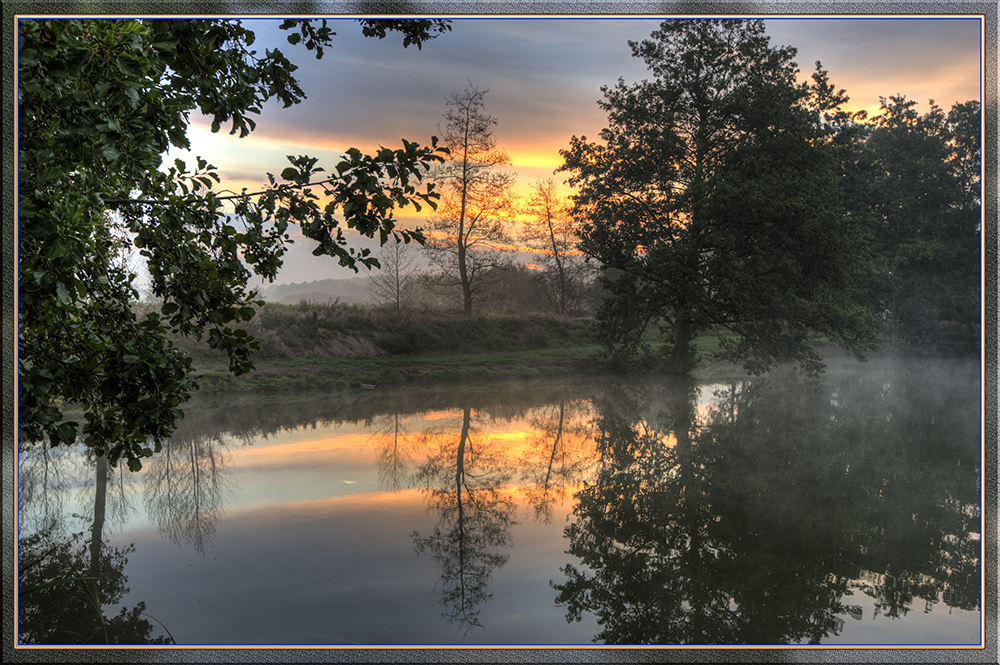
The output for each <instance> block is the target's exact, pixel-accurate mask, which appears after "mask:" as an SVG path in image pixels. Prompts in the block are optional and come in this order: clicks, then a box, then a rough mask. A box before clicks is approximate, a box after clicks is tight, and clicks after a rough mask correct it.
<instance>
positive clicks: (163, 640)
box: [17, 448, 172, 644]
mask: <svg viewBox="0 0 1000 665" xmlns="http://www.w3.org/2000/svg"><path fill="white" fill-rule="evenodd" d="M79 457H80V456H78V455H73V454H72V453H69V452H64V453H61V454H56V455H53V454H51V452H50V451H46V450H45V449H41V448H35V449H32V450H31V451H26V453H25V455H24V456H23V457H22V460H21V464H20V465H19V471H20V472H21V476H20V480H21V483H20V484H19V496H18V500H19V504H20V505H22V506H24V507H25V510H24V511H23V512H22V513H21V514H20V524H19V526H21V527H22V528H21V529H20V534H21V535H19V539H18V560H19V567H18V608H17V610H18V642H19V643H21V644H167V643H170V642H172V640H171V639H168V638H167V637H165V636H162V635H160V636H157V637H154V636H153V631H154V626H153V624H152V623H151V622H150V621H149V620H148V619H146V618H144V616H145V610H146V604H145V603H144V602H141V601H140V602H139V603H138V604H137V605H135V606H134V607H132V608H128V607H122V608H121V609H120V611H119V612H118V613H117V614H114V608H115V607H116V606H117V605H118V604H119V603H120V602H121V600H122V598H123V596H124V595H125V594H126V593H127V592H128V590H129V589H128V585H127V583H128V578H127V577H126V575H125V565H126V564H127V563H128V556H129V555H130V554H132V553H133V552H134V551H135V546H134V544H131V545H128V546H125V547H109V546H107V545H106V539H107V537H108V535H109V534H108V531H109V530H110V529H109V528H106V527H113V526H115V525H118V526H120V525H121V524H122V523H123V522H124V520H125V518H126V517H127V514H128V513H129V512H130V508H131V506H130V504H129V500H128V495H127V493H126V491H125V482H124V477H123V476H122V475H121V471H120V470H119V471H118V472H117V473H116V472H115V471H114V470H112V469H109V468H108V463H107V459H106V458H104V457H99V458H97V459H96V460H94V459H89V460H87V462H88V463H86V464H80V460H79ZM73 458H77V459H75V460H74V461H75V462H76V464H73V465H68V464H66V462H67V461H69V460H73ZM87 471H90V473H92V474H93V488H94V489H93V491H88V492H87V493H86V495H87V500H85V501H84V503H88V500H89V502H90V503H91V504H92V512H91V513H90V515H79V514H75V515H73V517H74V518H78V519H82V520H87V519H88V518H89V517H90V516H91V515H92V517H93V519H92V520H91V521H90V528H89V532H90V533H89V535H90V540H89V543H88V542H86V541H85V540H84V536H85V535H86V531H79V532H76V533H67V531H68V529H69V528H70V527H69V524H68V520H67V515H66V514H65V512H63V511H59V510H56V509H54V507H55V506H61V504H62V500H63V495H64V494H65V493H66V492H65V491H61V490H66V489H67V488H69V487H72V486H73V485H76V484H77V483H79V482H80V481H81V480H82V479H81V477H80V476H81V475H82V473H86V472H87ZM116 480H117V481H118V482H117V483H116V482H115V481H116ZM88 486H89V483H88ZM109 487H110V488H111V490H112V491H111V492H109ZM115 489H117V490H118V491H117V492H116V491H114V490H115ZM109 509H110V510H109ZM109 512H110V513H111V515H110V522H111V524H110V525H108V522H109V515H108V513H109ZM25 527H27V528H25ZM32 527H33V528H32ZM106 608H107V609H110V610H111V611H112V614H111V616H106V615H105V609H106Z"/></svg>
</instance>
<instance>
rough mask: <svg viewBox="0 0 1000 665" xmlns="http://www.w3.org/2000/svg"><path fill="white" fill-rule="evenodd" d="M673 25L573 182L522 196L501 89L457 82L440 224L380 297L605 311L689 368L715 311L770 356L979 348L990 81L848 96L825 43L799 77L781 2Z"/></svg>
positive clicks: (610, 102) (572, 161)
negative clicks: (954, 98) (962, 96)
mask: <svg viewBox="0 0 1000 665" xmlns="http://www.w3.org/2000/svg"><path fill="white" fill-rule="evenodd" d="M651 37H652V39H651V40H647V41H644V42H641V43H632V48H633V52H634V55H635V56H636V57H641V58H643V59H645V60H646V62H647V64H648V65H649V68H650V70H651V71H652V72H653V74H654V75H655V78H654V79H652V80H645V81H642V82H640V83H635V84H626V83H625V82H624V81H620V82H619V83H618V85H617V86H615V87H614V88H609V87H605V88H603V89H602V90H603V92H604V96H605V99H604V100H603V101H601V102H600V105H601V107H602V108H603V109H605V110H606V111H607V112H608V119H609V126H608V127H607V128H606V129H604V130H603V131H602V132H601V136H600V139H601V140H600V141H599V142H590V141H587V139H586V137H579V138H578V137H575V136H574V137H572V139H571V140H570V147H569V148H568V149H565V150H563V151H561V153H562V156H563V158H564V165H563V166H562V167H560V169H559V171H562V172H565V173H566V174H568V179H567V182H568V184H569V185H570V186H571V187H573V190H574V191H573V194H572V195H571V196H568V197H567V196H566V195H564V194H561V193H560V192H559V191H558V189H557V187H556V184H555V181H554V180H552V179H549V180H547V181H537V182H535V183H534V184H533V185H532V187H531V195H530V196H529V197H528V198H527V199H526V200H523V199H519V198H518V197H517V196H515V195H514V193H513V191H512V186H513V184H514V178H515V175H514V173H513V172H511V171H510V170H509V167H510V166H511V160H510V158H509V157H508V156H507V154H506V153H505V152H504V151H503V150H502V149H501V148H499V147H498V146H497V142H496V139H495V137H494V135H493V127H494V126H495V125H496V124H497V119H496V118H495V117H493V116H492V115H490V114H488V113H487V112H486V110H485V101H484V100H485V96H486V93H487V92H488V91H487V90H481V89H478V88H476V87H475V86H474V85H472V84H471V82H470V84H469V87H468V88H466V89H465V91H464V92H462V93H456V94H455V95H453V96H452V98H451V100H450V101H449V102H448V105H447V111H446V112H445V114H444V118H445V121H446V124H445V126H444V128H443V137H442V144H443V145H444V146H446V147H447V148H448V149H449V151H450V154H449V155H447V156H446V158H445V159H444V161H443V163H442V164H440V165H438V166H435V167H434V168H433V169H432V170H431V172H430V173H429V175H428V178H429V179H430V180H431V181H432V182H433V183H434V185H435V188H436V191H437V192H440V194H441V198H440V201H439V202H438V205H437V207H436V209H435V210H434V212H433V214H431V215H430V216H429V217H428V219H427V225H426V226H427V239H426V243H425V244H424V245H423V247H422V248H419V249H418V246H414V245H413V244H410V245H407V244H401V243H391V242H390V243H389V244H388V245H385V246H384V247H383V248H382V250H381V252H380V254H379V255H378V260H379V263H380V265H381V270H380V271H376V272H375V273H373V275H372V278H371V295H372V298H373V300H374V301H375V302H376V303H378V304H381V305H385V306H389V307H392V308H394V309H396V310H397V311H399V310H402V309H404V308H405V307H407V306H417V307H421V308H430V309H456V308H457V309H462V310H463V311H464V312H465V314H466V315H467V316H469V315H471V314H472V313H473V312H475V311H484V310H521V311H549V312H555V313H560V314H566V313H577V314H582V313H588V312H594V313H596V318H597V321H598V327H597V329H598V332H599V334H600V336H601V338H602V339H603V341H604V345H605V347H606V348H607V351H608V354H609V356H611V357H612V358H616V359H618V360H620V361H623V362H631V361H633V360H635V359H636V358H640V359H642V362H645V361H646V360H648V359H650V358H653V356H657V357H658V360H659V361H662V363H663V365H664V368H665V369H667V370H668V371H673V372H677V373H681V374H683V373H687V372H690V371H691V370H692V369H693V368H694V367H695V366H696V365H697V363H698V358H697V353H696V352H695V347H694V340H695V339H696V338H697V337H698V336H699V335H701V334H705V333H707V332H715V333H719V334H720V335H722V336H723V337H724V338H725V339H726V340H727V341H726V343H725V344H724V348H723V356H724V357H725V358H726V359H728V360H730V361H733V362H737V363H742V364H744V365H745V366H746V367H747V369H748V370H750V371H751V372H754V373H756V372H760V371H765V370H767V369H768V368H770V367H773V366H774V365H775V364H777V363H779V362H783V361H786V360H794V361H797V362H798V363H799V364H800V366H801V367H803V368H804V369H805V370H806V371H809V372H814V371H820V370H821V368H822V361H821V359H820V358H819V356H818V354H817V353H816V351H815V348H814V346H815V345H814V344H813V343H812V342H814V341H815V340H816V339H817V338H819V337H824V338H827V339H830V340H832V341H834V342H835V343H837V344H838V345H840V346H841V347H842V348H844V349H846V350H848V351H849V352H851V353H853V354H854V355H856V356H857V357H859V358H864V357H865V356H866V355H867V354H869V353H871V352H873V351H876V350H878V349H880V348H883V347H885V346H886V345H888V346H890V347H891V348H892V349H894V350H896V351H900V352H904V353H913V354H923V355H968V354H975V353H977V352H978V350H979V348H980V333H981V330H980V285H981V275H980V239H981V231H982V229H981V224H980V209H981V201H980V194H979V192H980V105H979V102H977V101H967V102H964V103H956V104H954V105H953V106H952V108H951V109H950V110H948V111H946V110H944V109H942V108H941V107H939V106H937V105H936V104H934V102H933V101H931V103H930V110H929V111H927V112H926V113H924V114H920V113H918V112H917V111H916V108H915V106H916V102H915V101H912V100H908V99H906V97H905V96H902V95H899V96H892V97H889V98H882V99H881V102H882V106H881V109H880V112H879V113H878V114H876V115H874V116H873V117H868V116H867V114H866V113H865V112H850V111H846V110H844V108H843V107H844V105H845V104H846V103H847V102H848V101H849V97H848V96H847V93H846V92H845V91H844V90H837V89H836V88H835V87H834V86H833V84H832V83H831V82H830V81H829V78H828V75H827V72H826V71H825V70H823V69H822V66H821V65H820V63H819V62H817V63H816V70H815V72H814V74H813V76H812V80H811V81H810V82H807V83H796V82H795V81H796V78H797V74H798V70H797V68H796V67H797V65H796V63H795V62H793V61H792V58H793V57H794V55H795V52H796V51H795V49H794V48H791V47H774V46H771V45H770V44H769V43H768V38H767V37H766V36H765V35H764V24H763V22H762V21H759V20H754V21H742V20H706V21H687V20H677V21H665V22H664V23H663V24H661V26H660V29H659V30H657V31H656V32H654V33H653V34H652V35H651ZM514 220H517V221H514ZM518 248H527V249H529V250H530V251H531V252H532V254H531V257H532V258H531V261H532V263H530V264H524V263H521V262H520V261H518V260H517V258H516V256H517V249H518ZM418 252H420V253H422V254H423V256H418ZM428 263H429V264H430V265H431V266H432V267H431V269H430V270H429V271H428V270H426V269H425V268H422V267H420V266H425V265H426V264H428ZM651 341H659V342H660V344H655V345H651V344H650V342H651Z"/></svg>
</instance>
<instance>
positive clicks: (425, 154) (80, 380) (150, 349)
mask: <svg viewBox="0 0 1000 665" xmlns="http://www.w3.org/2000/svg"><path fill="white" fill-rule="evenodd" d="M362 25H363V27H364V29H365V30H366V33H372V34H374V35H375V36H382V35H383V34H384V33H385V31H386V30H390V31H402V32H403V34H404V35H405V37H404V43H413V44H416V45H417V46H418V47H419V45H420V44H421V43H422V42H423V41H424V40H426V39H430V38H432V37H433V36H434V35H435V34H436V33H438V32H440V31H442V30H444V29H447V28H448V25H447V22H441V21H430V22H428V21H416V22H407V21H395V20H394V21H390V22H388V23H385V24H383V23H380V22H379V21H378V20H375V19H368V20H364V21H362ZM281 27H282V28H283V29H296V30H297V31H295V30H293V32H292V34H291V35H290V36H289V37H288V41H289V42H291V43H292V44H296V43H299V42H302V43H304V44H305V46H306V48H307V49H309V50H315V52H316V56H317V57H321V56H322V53H323V48H324V47H325V46H328V45H329V43H330V41H331V38H332V36H333V33H332V32H331V31H330V30H329V28H327V27H326V22H325V21H323V22H322V23H320V24H317V23H313V22H310V21H306V20H287V21H285V22H283V23H282V26H281ZM253 40H254V34H253V32H252V31H250V30H248V29H247V28H245V27H244V26H243V25H242V24H241V22H240V21H237V20H187V19H163V20H161V19H157V20H132V19H122V20H118V19H115V20H108V19H72V20H62V19H60V20H43V19H26V20H20V21H18V54H19V58H18V127H19V133H18V167H19V170H18V221H19V235H18V256H19V259H18V279H19V293H18V296H19V310H18V349H19V357H18V408H19V411H18V437H19V440H20V441H22V442H34V441H42V440H48V441H49V442H51V443H52V444H53V445H55V444H58V443H66V444H69V443H72V442H73V441H75V440H76V439H77V434H78V431H77V430H78V426H77V423H74V422H65V423H64V422H61V421H62V419H63V415H62V405H63V404H66V403H74V404H77V405H79V406H80V407H81V408H82V410H83V412H84V417H85V419H86V423H85V424H84V425H83V427H82V440H83V442H84V443H85V444H86V445H88V446H90V447H91V448H93V449H94V451H95V452H96V453H97V454H98V455H106V456H107V457H108V460H109V462H110V463H112V464H115V463H116V462H117V461H118V460H119V459H120V458H123V457H124V458H125V459H126V460H127V461H128V466H129V468H130V469H132V470H138V469H139V468H140V466H141V462H140V459H141V458H142V457H146V456H149V455H151V454H152V452H153V448H156V449H158V448H159V446H160V443H161V441H163V440H164V439H165V438H167V437H169V436H170V434H171V432H172V431H173V430H174V427H175V424H176V422H177V420H178V419H179V418H180V417H182V412H181V411H180V409H179V406H180V405H181V404H182V403H183V402H185V401H186V400H187V399H188V398H189V397H190V394H191V391H192V390H194V389H196V388H197V383H196V382H195V381H194V380H193V378H192V366H191V360H190V358H188V357H186V356H185V355H184V354H183V353H181V352H180V351H179V350H178V349H177V348H176V347H175V346H174V345H173V344H172V343H171V341H170V340H169V339H168V334H171V333H172V334H179V335H183V336H192V337H194V338H196V339H198V340H200V339H202V336H203V334H204V332H205V331H207V333H208V344H209V345H210V346H211V347H213V348H217V349H222V350H225V351H226V352H227V354H228V356H229V360H230V370H231V371H233V372H234V373H236V374H240V373H242V372H245V371H248V370H250V369H252V368H253V362H252V361H251V358H250V356H251V353H252V351H254V350H255V349H256V348H257V345H256V343H255V342H254V341H253V338H252V337H250V336H249V335H248V334H247V333H246V332H245V331H244V330H240V329H234V328H231V327H230V324H233V323H239V322H242V321H247V320H249V319H250V318H251V317H253V316H254V305H255V304H258V303H259V301H257V300H256V293H255V292H254V291H252V290H248V289H247V283H248V279H249V277H250V275H251V271H252V272H253V273H256V274H257V275H260V276H262V277H263V278H266V279H268V280H272V279H273V278H274V276H275V274H276V272H277V270H278V268H279V267H280V266H281V257H282V254H283V252H284V248H285V246H286V244H287V243H289V242H291V239H290V237H289V235H288V233H287V230H288V226H289V224H295V223H297V224H299V225H300V227H301V230H302V232H303V234H304V235H305V236H306V237H307V238H310V239H312V240H314V241H316V242H317V247H316V248H315V250H314V252H313V253H314V254H317V255H324V254H325V255H329V256H331V257H334V258H336V259H338V260H339V261H340V263H341V264H342V265H346V266H350V267H354V268H355V270H356V269H357V265H358V264H361V265H368V266H371V265H374V264H375V263H376V260H375V259H374V258H373V257H370V256H368V251H367V250H362V251H360V252H358V251H356V250H354V249H352V248H349V247H347V245H346V241H345V238H344V235H343V228H344V227H347V228H354V229H357V230H358V231H359V232H360V233H362V234H364V235H366V236H369V237H374V236H375V235H376V234H378V236H379V238H380V240H381V241H382V242H383V243H384V242H385V241H386V240H387V239H388V237H389V236H395V237H396V238H404V239H406V238H409V239H415V240H418V241H419V240H421V239H422V235H421V234H419V233H418V232H412V231H406V230H400V229H397V228H396V227H395V220H394V217H393V211H394V209H395V208H397V207H401V206H405V205H408V204H410V203H412V204H414V205H416V206H417V207H418V209H419V205H420V203H429V204H432V205H433V203H434V200H435V197H436V194H435V193H434V192H433V191H432V187H431V186H428V187H427V189H426V191H419V190H418V189H417V182H418V181H419V180H420V179H421V177H422V176H423V175H424V174H425V172H426V171H427V170H428V169H429V168H430V166H431V165H432V164H433V163H436V162H439V161H441V159H442V158H441V156H440V154H441V153H442V152H443V151H442V149H441V148H438V147H436V140H435V139H432V142H431V146H430V147H421V146H419V145H417V144H415V143H411V142H409V141H406V140H404V141H403V147H402V148H400V149H396V150H392V149H389V148H381V149H380V150H379V151H378V152H377V153H376V154H375V155H374V156H367V155H364V154H362V153H361V152H360V151H359V150H357V149H354V148H352V149H350V150H348V151H347V154H346V156H345V158H344V160H343V161H341V162H340V163H339V164H337V165H336V167H335V169H334V171H333V173H332V174H330V176H329V177H325V178H324V179H322V180H314V178H316V177H317V174H318V173H320V172H322V171H323V169H322V168H320V167H318V166H317V165H316V161H317V160H316V159H315V158H311V157H308V156H299V157H289V161H290V162H291V166H289V167H287V168H285V169H284V170H283V171H282V172H281V175H280V180H281V182H279V181H278V179H276V178H275V177H274V176H273V175H271V174H268V181H269V184H268V185H267V186H266V187H265V188H264V189H263V190H262V191H260V192H254V193H249V192H246V191H245V190H244V192H243V193H242V194H240V195H236V196H220V195H219V194H218V193H217V192H215V191H214V190H213V189H212V185H213V181H214V182H217V181H218V180H219V177H218V175H217V174H216V172H215V169H214V167H212V166H211V165H210V164H208V162H207V161H205V160H204V159H202V158H201V157H199V158H198V159H197V164H196V166H194V168H193V169H189V167H188V165H186V164H184V163H183V162H182V161H181V160H176V161H175V162H174V165H173V166H171V167H170V168H161V165H162V164H161V163H162V155H163V153H164V152H165V151H166V150H167V148H168V147H169V146H171V145H173V146H177V147H179V148H187V147H189V142H188V139H187V136H186V132H187V125H188V117H189V113H190V112H191V111H200V112H201V113H203V114H206V115H208V116H210V117H211V118H212V130H213V131H218V130H219V129H220V128H221V126H222V125H223V124H224V123H230V122H231V123H232V128H231V130H230V133H236V132H239V135H240V136H246V135H247V134H249V132H250V131H251V130H253V128H254V127H255V122H254V120H253V119H252V118H251V117H250V116H252V115H253V114H258V113H260V109H261V108H262V106H263V104H264V102H266V101H268V100H270V99H276V100H279V101H281V102H282V103H283V104H284V105H285V106H286V107H287V106H290V105H291V104H295V103H298V102H299V101H301V100H302V99H303V98H304V97H305V94H304V93H303V91H302V89H301V88H300V87H299V84H298V82H297V81H296V80H295V78H294V76H293V72H294V70H295V69H296V67H295V65H293V64H292V63H291V62H289V61H288V60H287V59H286V58H285V57H284V55H282V53H281V52H280V51H279V50H277V49H274V50H267V51H266V52H265V54H264V55H263V56H259V55H258V54H257V52H256V51H253V50H251V49H250V45H251V44H252V43H253ZM314 188H321V189H322V192H323V194H324V195H325V196H326V197H327V198H328V202H327V203H326V204H325V206H323V207H320V205H319V201H320V198H319V196H317V194H316V193H315V192H314ZM227 203H228V204H230V205H232V206H233V208H232V211H231V212H226V209H225V208H224V206H225V205H226V204H227ZM338 212H339V214H340V215H342V217H343V219H342V220H340V219H338V218H336V217H335V216H334V215H335V213H338ZM238 227H242V228H238ZM134 250H138V252H139V254H141V255H142V256H143V257H144V258H145V261H146V265H147V267H148V270H149V275H150V280H151V284H152V291H153V294H154V295H155V296H156V297H157V298H159V299H161V301H162V306H161V307H160V309H159V310H158V311H153V312H150V313H148V314H146V315H144V316H142V317H140V316H139V315H137V314H136V312H135V311H134V310H133V308H132V303H133V302H134V300H135V298H136V297H137V293H136V291H135V290H134V288H133V286H132V279H133V278H134V274H133V273H131V272H130V271H129V270H128V264H127V263H123V262H121V261H114V260H113V257H114V256H118V255H121V254H122V252H123V251H124V252H128V251H134ZM150 442H152V446H153V448H151V447H149V446H150Z"/></svg>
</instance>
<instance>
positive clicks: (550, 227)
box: [523, 178, 577, 314]
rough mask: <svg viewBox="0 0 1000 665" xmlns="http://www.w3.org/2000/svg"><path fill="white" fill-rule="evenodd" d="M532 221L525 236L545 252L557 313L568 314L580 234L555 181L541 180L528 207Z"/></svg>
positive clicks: (529, 243)
mask: <svg viewBox="0 0 1000 665" xmlns="http://www.w3.org/2000/svg"><path fill="white" fill-rule="evenodd" d="M525 212H526V213H527V214H528V216H529V218H528V219H527V220H525V222H524V231H523V236H524V240H525V242H526V243H527V244H528V246H529V247H533V248H535V249H538V250H541V251H542V252H544V256H545V261H543V263H546V264H548V265H546V268H547V269H551V272H554V273H555V280H554V281H555V283H556V285H557V286H556V289H555V291H556V298H555V303H556V311H558V312H559V313H560V314H565V313H566V299H567V292H568V291H569V289H570V279H571V278H570V274H569V273H570V270H569V266H568V265H567V262H568V261H569V260H570V256H569V255H570V252H572V251H573V249H574V248H575V245H576V243H577V235H576V232H575V230H574V228H573V226H572V223H571V220H570V216H569V206H568V205H567V204H566V201H564V200H562V199H560V197H559V194H558V191H557V189H556V183H555V181H554V180H553V179H552V178H549V179H548V180H546V181H544V182H542V181H541V180H539V181H537V182H536V183H535V184H534V185H533V186H532V193H531V198H529V199H528V202H527V204H526V205H525Z"/></svg>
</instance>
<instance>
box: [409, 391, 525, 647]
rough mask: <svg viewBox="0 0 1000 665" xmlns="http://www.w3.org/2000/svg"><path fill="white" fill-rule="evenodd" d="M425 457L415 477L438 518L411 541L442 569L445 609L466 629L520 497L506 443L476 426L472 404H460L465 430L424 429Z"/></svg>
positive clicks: (474, 621)
mask: <svg viewBox="0 0 1000 665" xmlns="http://www.w3.org/2000/svg"><path fill="white" fill-rule="evenodd" d="M424 439H425V446H426V450H427V451H428V458H427V461H426V462H424V464H422V465H421V466H420V468H419V470H418V471H417V473H416V477H415V480H416V482H417V483H418V484H419V485H420V487H422V488H423V490H424V492H425V493H426V494H427V505H428V508H429V510H431V511H433V512H435V513H437V514H438V516H439V519H438V523H437V525H436V526H435V527H434V531H433V533H431V534H430V535H428V536H420V535H419V534H418V533H417V532H414V533H413V542H414V547H415V548H416V550H417V551H418V552H420V553H424V552H429V553H430V555H431V556H432V558H433V559H434V561H435V563H436V564H437V566H438V567H439V568H440V569H441V580H440V583H439V585H438V586H439V589H440V591H439V593H440V595H441V601H440V602H441V604H442V605H444V606H445V611H444V612H443V613H442V616H443V617H444V618H445V619H446V620H447V621H448V622H450V623H457V624H459V625H460V626H461V627H462V629H463V632H464V633H468V631H469V630H470V629H471V628H472V627H474V626H476V627H480V628H482V624H481V623H480V621H479V612H480V605H482V604H483V603H485V602H486V601H488V600H489V599H490V598H492V596H493V594H492V593H490V591H489V585H490V581H491V580H492V577H493V572H494V571H495V570H498V569H500V568H502V567H503V566H504V564H506V563H507V560H508V558H509V554H507V553H506V551H505V550H507V549H508V548H510V547H511V545H512V539H511V534H510V530H511V527H513V526H514V525H515V524H517V521H516V520H515V511H516V509H517V506H516V504H515V503H514V500H513V498H512V496H511V495H510V493H509V491H507V483H508V482H509V481H510V478H511V476H512V475H513V468H512V467H511V465H510V463H509V462H508V458H507V455H506V453H505V451H504V449H503V447H502V446H500V445H498V444H497V443H496V442H495V441H494V440H492V439H491V438H490V437H488V436H483V435H481V434H480V433H478V432H477V431H476V430H475V428H474V427H473V424H472V407H471V406H469V405H468V404H466V405H465V406H464V407H463V409H462V424H461V430H460V432H459V433H458V434H457V435H456V434H455V433H454V432H452V431H448V430H441V431H433V430H432V431H428V432H426V433H425V434H424Z"/></svg>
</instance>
